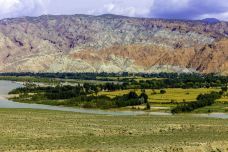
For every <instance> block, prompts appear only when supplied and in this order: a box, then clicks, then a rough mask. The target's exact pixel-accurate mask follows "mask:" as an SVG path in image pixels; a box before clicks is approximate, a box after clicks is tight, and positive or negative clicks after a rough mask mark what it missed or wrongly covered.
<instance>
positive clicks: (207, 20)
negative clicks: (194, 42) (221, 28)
mask: <svg viewBox="0 0 228 152" xmlns="http://www.w3.org/2000/svg"><path fill="white" fill-rule="evenodd" d="M202 21H203V22H205V23H208V24H217V23H220V20H218V19H217V18H205V19H203V20H202Z"/></svg>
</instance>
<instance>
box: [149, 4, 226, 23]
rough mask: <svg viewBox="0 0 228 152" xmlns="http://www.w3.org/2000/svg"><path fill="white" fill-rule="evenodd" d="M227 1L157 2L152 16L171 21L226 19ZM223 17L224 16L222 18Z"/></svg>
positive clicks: (153, 7) (152, 10) (152, 9)
mask: <svg viewBox="0 0 228 152" xmlns="http://www.w3.org/2000/svg"><path fill="white" fill-rule="evenodd" d="M226 12H228V3H227V0H219V1H216V0H182V1H180V0H179V1H177V0H170V1H167V0H157V1H154V5H153V6H152V8H151V13H150V14H151V16H154V17H158V18H170V19H201V18H202V17H217V18H220V19H225V18H226V17H225V16H224V15H226V14H225V13H226ZM222 15H223V16H222Z"/></svg>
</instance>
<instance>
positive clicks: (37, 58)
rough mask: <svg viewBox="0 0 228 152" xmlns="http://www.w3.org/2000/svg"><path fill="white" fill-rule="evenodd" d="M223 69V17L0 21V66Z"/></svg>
mask: <svg viewBox="0 0 228 152" xmlns="http://www.w3.org/2000/svg"><path fill="white" fill-rule="evenodd" d="M103 71H104V72H122V71H128V72H201V73H212V72H213V73H220V74H226V75H227V74H228V23H227V22H219V21H218V22H213V23H208V22H205V21H182V20H163V19H146V18H129V17H124V16H115V15H102V16H88V15H72V16H50V15H48V16H41V17H36V18H35V17H34V18H32V17H24V18H15V19H4V20H1V21H0V72H103Z"/></svg>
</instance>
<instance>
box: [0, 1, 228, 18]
mask: <svg viewBox="0 0 228 152" xmlns="http://www.w3.org/2000/svg"><path fill="white" fill-rule="evenodd" d="M106 13H111V14H118V15H126V16H136V17H155V18H171V19H174V18H175V19H201V18H206V17H214V18H218V19H222V20H227V21H228V2H227V0H217V1H216V0H96V1H95V0H0V18H11V17H20V16H39V15H42V14H55V15H59V14H93V15H99V14H106Z"/></svg>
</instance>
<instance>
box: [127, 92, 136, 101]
mask: <svg viewBox="0 0 228 152" xmlns="http://www.w3.org/2000/svg"><path fill="white" fill-rule="evenodd" d="M136 98H138V95H137V93H135V92H133V91H131V92H130V93H129V94H128V99H136Z"/></svg>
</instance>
